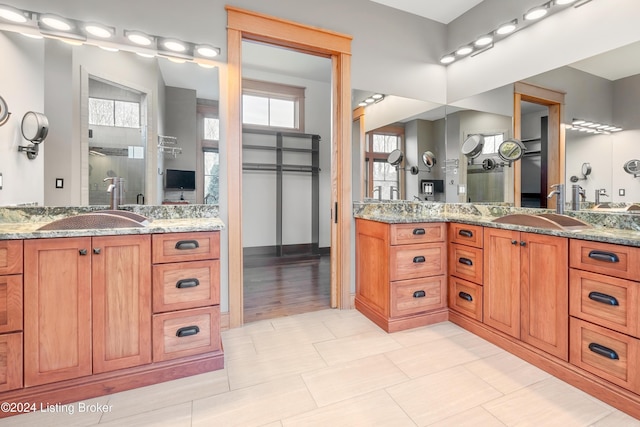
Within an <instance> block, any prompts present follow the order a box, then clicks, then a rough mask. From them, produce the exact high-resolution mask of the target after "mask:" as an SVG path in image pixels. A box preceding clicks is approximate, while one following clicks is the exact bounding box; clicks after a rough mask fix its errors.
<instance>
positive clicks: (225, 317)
mask: <svg viewBox="0 0 640 427" xmlns="http://www.w3.org/2000/svg"><path fill="white" fill-rule="evenodd" d="M230 328H231V320H230V318H229V312H226V313H220V330H221V331H226V330H228V329H230Z"/></svg>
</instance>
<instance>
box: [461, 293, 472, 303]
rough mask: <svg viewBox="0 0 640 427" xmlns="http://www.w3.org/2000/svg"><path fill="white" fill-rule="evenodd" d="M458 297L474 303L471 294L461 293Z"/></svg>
mask: <svg viewBox="0 0 640 427" xmlns="http://www.w3.org/2000/svg"><path fill="white" fill-rule="evenodd" d="M458 296H459V297H460V298H462V299H466V300H467V301H469V302H471V301H473V297H472V296H471V295H470V294H468V293H466V292H459V293H458Z"/></svg>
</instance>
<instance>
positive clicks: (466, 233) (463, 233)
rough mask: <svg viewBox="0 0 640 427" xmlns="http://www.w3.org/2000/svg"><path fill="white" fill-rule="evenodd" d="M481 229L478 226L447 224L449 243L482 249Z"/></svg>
mask: <svg viewBox="0 0 640 427" xmlns="http://www.w3.org/2000/svg"><path fill="white" fill-rule="evenodd" d="M482 235H483V233H482V227H480V226H479V225H467V224H456V223H455V222H452V223H449V241H450V242H451V243H461V244H463V245H468V246H473V247H476V248H482V245H483V239H482Z"/></svg>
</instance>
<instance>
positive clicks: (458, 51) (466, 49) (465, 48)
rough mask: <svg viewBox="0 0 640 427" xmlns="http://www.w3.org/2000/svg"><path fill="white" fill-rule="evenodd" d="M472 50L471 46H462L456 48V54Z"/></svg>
mask: <svg viewBox="0 0 640 427" xmlns="http://www.w3.org/2000/svg"><path fill="white" fill-rule="evenodd" d="M471 52H473V48H472V47H471V46H462V47H460V48H458V50H456V55H458V56H465V55H468V54H470V53H471Z"/></svg>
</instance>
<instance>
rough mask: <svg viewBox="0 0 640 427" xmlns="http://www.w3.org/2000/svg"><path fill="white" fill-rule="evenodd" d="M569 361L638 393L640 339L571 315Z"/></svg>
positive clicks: (639, 380) (639, 389)
mask: <svg viewBox="0 0 640 427" xmlns="http://www.w3.org/2000/svg"><path fill="white" fill-rule="evenodd" d="M570 325H571V327H570V337H571V343H570V347H569V348H570V350H569V354H570V355H569V361H570V362H571V363H572V364H574V365H576V366H578V367H579V368H582V369H584V370H586V371H589V372H591V373H592V374H595V375H598V376H599V377H602V378H604V379H605V380H607V381H610V382H612V383H614V384H617V385H619V386H621V387H624V388H626V389H628V390H631V391H633V392H634V393H638V392H639V391H640V375H639V374H640V370H638V369H637V366H638V361H639V359H638V357H639V356H640V355H639V354H638V343H639V342H640V341H638V340H637V339H636V338H632V337H630V336H628V335H624V334H620V333H618V332H614V331H612V330H609V329H606V328H603V327H600V326H596V325H594V324H592V323H589V322H585V321H582V320H579V319H576V318H574V317H571V323H570Z"/></svg>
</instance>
